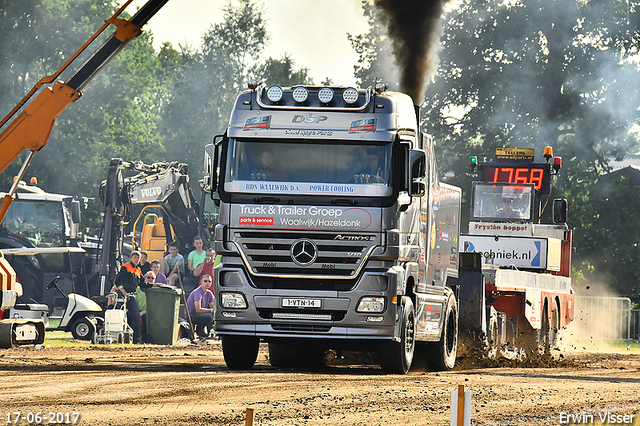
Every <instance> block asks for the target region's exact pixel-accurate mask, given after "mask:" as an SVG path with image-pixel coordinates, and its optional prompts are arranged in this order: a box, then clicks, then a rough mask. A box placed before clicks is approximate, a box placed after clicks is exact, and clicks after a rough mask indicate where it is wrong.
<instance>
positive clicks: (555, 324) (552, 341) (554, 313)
mask: <svg viewBox="0 0 640 426" xmlns="http://www.w3.org/2000/svg"><path fill="white" fill-rule="evenodd" d="M558 330H560V306H559V305H558V303H557V302H553V309H552V310H551V324H550V327H549V346H551V348H555V347H556V346H557V345H558Z"/></svg>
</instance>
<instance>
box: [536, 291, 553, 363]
mask: <svg viewBox="0 0 640 426" xmlns="http://www.w3.org/2000/svg"><path fill="white" fill-rule="evenodd" d="M550 331H551V327H549V306H548V305H547V304H546V303H545V305H544V308H542V317H541V318H540V329H539V330H538V348H539V350H540V351H541V352H542V353H549V351H550V349H551V344H550V338H551V336H550Z"/></svg>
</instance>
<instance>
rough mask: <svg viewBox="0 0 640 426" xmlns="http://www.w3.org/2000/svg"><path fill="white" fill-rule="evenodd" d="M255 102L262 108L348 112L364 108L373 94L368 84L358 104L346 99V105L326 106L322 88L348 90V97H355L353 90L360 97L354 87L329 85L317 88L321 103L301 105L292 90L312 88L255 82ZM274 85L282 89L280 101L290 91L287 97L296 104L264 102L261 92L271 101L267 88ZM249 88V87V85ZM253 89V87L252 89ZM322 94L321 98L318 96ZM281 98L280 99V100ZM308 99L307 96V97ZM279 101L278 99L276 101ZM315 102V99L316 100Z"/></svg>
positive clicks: (332, 90) (324, 93) (325, 94)
mask: <svg viewBox="0 0 640 426" xmlns="http://www.w3.org/2000/svg"><path fill="white" fill-rule="evenodd" d="M256 86H257V87H256V89H257V91H256V102H257V104H258V105H259V106H260V108H264V109H286V110H290V111H291V110H298V111H300V110H318V109H322V110H331V111H349V112H356V111H362V110H364V109H366V108H367V107H368V106H369V104H370V103H371V99H372V97H373V95H375V93H374V91H373V88H372V87H371V86H369V87H368V88H367V89H366V90H365V91H364V94H365V96H364V101H363V102H362V104H360V105H356V102H357V99H356V100H355V101H354V103H352V104H349V103H348V102H347V101H346V100H345V103H347V106H328V105H326V104H327V103H328V102H331V100H329V101H326V99H327V98H326V97H325V96H327V95H328V94H327V93H326V92H322V90H323V89H328V90H330V91H331V93H332V95H333V94H334V93H335V91H337V92H338V93H344V92H345V91H349V93H348V94H347V97H348V98H349V99H351V98H352V96H353V97H355V96H354V95H352V93H353V91H355V93H357V94H358V99H359V98H360V95H359V92H358V90H356V89H353V88H351V87H350V88H347V89H344V90H342V89H341V88H337V89H336V88H329V87H323V88H321V89H320V90H318V92H317V93H318V98H319V101H320V102H322V105H308V104H306V105H301V103H302V102H298V100H297V99H296V98H295V97H294V96H293V92H295V91H296V90H298V89H300V88H302V89H305V90H307V91H309V93H311V92H313V88H311V90H309V88H307V87H303V86H297V87H295V88H293V90H291V91H290V90H289V89H282V88H280V86H275V85H273V86H270V87H269V88H268V89H267V88H265V86H264V84H261V83H260V82H257V83H256ZM274 87H279V88H280V89H281V90H282V91H283V99H285V101H283V102H282V103H285V102H287V101H286V98H285V97H284V93H291V94H290V95H288V96H291V98H289V99H293V100H294V101H296V103H297V104H292V103H291V102H290V104H289V105H281V104H273V103H272V104H269V103H265V102H264V100H263V93H264V92H265V91H266V92H267V98H268V99H269V100H270V101H271V102H274V101H273V100H272V99H271V98H269V90H271V89H272V88H274ZM249 88H251V87H249ZM350 89H353V91H351V90H350ZM252 90H253V89H252ZM320 92H322V95H321V94H320ZM296 96H298V94H297V93H296ZM321 96H322V98H320V97H321ZM343 99H344V95H343ZM281 100H282V99H280V101H281ZM307 100H308V98H307ZM278 102H279V101H278ZM316 102H317V101H316Z"/></svg>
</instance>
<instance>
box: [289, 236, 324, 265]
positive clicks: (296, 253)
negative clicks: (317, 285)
mask: <svg viewBox="0 0 640 426" xmlns="http://www.w3.org/2000/svg"><path fill="white" fill-rule="evenodd" d="M289 252H290V253H291V259H293V261H294V262H295V263H296V265H299V266H309V265H311V264H312V263H313V262H315V260H316V258H317V257H318V247H317V246H316V245H315V243H314V242H313V241H311V240H307V239H306V238H303V239H300V240H297V241H294V243H293V244H291V250H289Z"/></svg>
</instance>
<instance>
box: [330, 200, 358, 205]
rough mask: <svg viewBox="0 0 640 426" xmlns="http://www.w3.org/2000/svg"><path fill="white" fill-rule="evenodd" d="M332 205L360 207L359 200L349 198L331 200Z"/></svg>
mask: <svg viewBox="0 0 640 426" xmlns="http://www.w3.org/2000/svg"><path fill="white" fill-rule="evenodd" d="M331 204H334V205H336V206H356V205H358V200H350V199H348V198H338V199H335V200H331Z"/></svg>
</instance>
